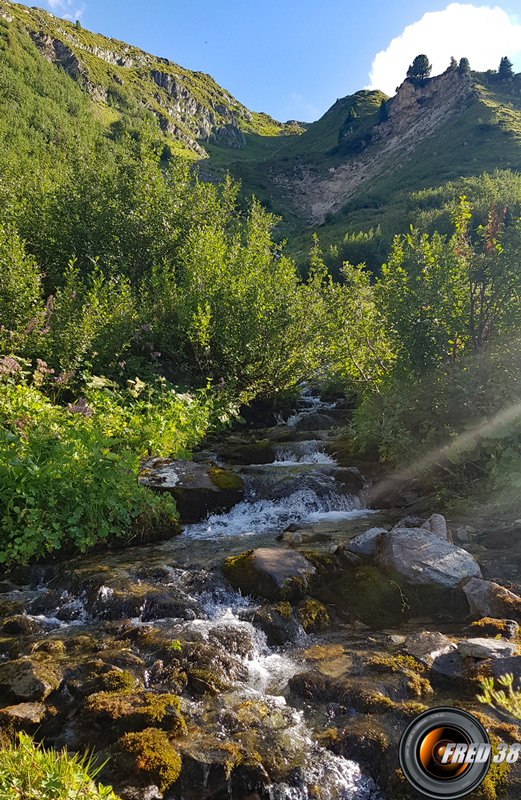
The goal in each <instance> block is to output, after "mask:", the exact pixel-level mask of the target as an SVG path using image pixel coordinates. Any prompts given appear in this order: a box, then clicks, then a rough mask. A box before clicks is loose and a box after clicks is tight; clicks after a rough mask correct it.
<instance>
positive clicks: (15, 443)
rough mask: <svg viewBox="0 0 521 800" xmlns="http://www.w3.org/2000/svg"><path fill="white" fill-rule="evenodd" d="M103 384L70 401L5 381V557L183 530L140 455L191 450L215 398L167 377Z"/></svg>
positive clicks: (0, 474) (0, 558)
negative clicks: (147, 476)
mask: <svg viewBox="0 0 521 800" xmlns="http://www.w3.org/2000/svg"><path fill="white" fill-rule="evenodd" d="M4 361H5V360H4ZM15 363H16V362H15ZM94 383H96V381H94ZM97 384H98V386H99V388H90V389H88V391H87V392H86V393H85V397H82V398H79V399H78V400H77V401H76V402H75V403H74V404H71V403H69V404H68V406H67V408H63V407H59V406H55V405H53V404H52V403H51V402H50V401H49V400H48V399H47V398H46V397H45V395H44V394H42V392H41V390H40V389H38V388H36V387H35V386H34V385H28V384H27V383H26V382H25V381H21V382H20V381H17V380H16V378H15V377H13V376H10V377H7V378H4V381H3V384H2V392H1V394H0V480H1V483H2V494H1V496H0V563H6V564H11V563H15V562H27V561H28V560H29V559H30V558H33V557H41V556H43V555H45V554H46V553H49V552H53V551H56V550H58V549H65V550H66V551H74V550H79V551H81V552H84V551H85V550H86V549H87V548H88V547H90V546H93V545H95V544H97V543H98V542H103V541H106V540H107V539H111V540H112V539H121V540H122V541H124V542H127V541H129V540H130V539H132V538H133V536H135V535H136V532H137V531H143V529H144V528H145V529H148V530H151V531H154V529H156V535H158V534H159V533H161V532H163V533H164V532H166V531H168V529H169V528H170V529H173V528H174V523H175V519H176V511H175V504H174V502H173V500H172V499H171V498H170V496H169V495H161V496H159V497H158V496H156V495H154V494H153V493H152V492H150V491H149V490H148V489H146V488H144V487H143V486H141V485H140V484H139V483H138V481H137V473H138V471H139V461H140V456H142V455H145V454H149V453H153V454H158V455H174V456H178V455H186V453H187V449H188V448H189V447H190V446H191V445H193V444H194V443H195V442H196V441H198V439H199V438H200V437H201V436H202V434H203V432H204V430H205V429H206V427H207V425H208V423H209V418H210V411H211V404H210V403H209V401H208V400H207V399H206V398H205V397H204V396H202V397H199V398H197V397H193V396H190V395H178V394H177V393H176V392H175V391H174V390H173V389H171V388H169V387H168V386H167V385H165V384H161V385H160V386H159V388H157V389H156V388H154V387H146V386H145V384H142V383H140V382H138V381H136V382H133V383H131V385H130V388H129V389H128V390H127V391H126V392H117V391H115V390H114V389H107V388H105V389H104V388H101V387H103V385H104V384H103V382H102V381H97Z"/></svg>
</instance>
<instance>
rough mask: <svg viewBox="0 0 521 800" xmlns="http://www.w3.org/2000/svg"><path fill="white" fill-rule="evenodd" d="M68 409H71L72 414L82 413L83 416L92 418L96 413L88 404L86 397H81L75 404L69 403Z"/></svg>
mask: <svg viewBox="0 0 521 800" xmlns="http://www.w3.org/2000/svg"><path fill="white" fill-rule="evenodd" d="M67 411H69V412H70V413H71V414H81V415H82V416H84V417H87V419H90V418H91V417H92V414H93V413H94V412H93V411H92V408H89V406H88V405H87V401H86V400H85V398H84V397H79V398H78V400H76V402H75V403H74V404H71V403H67Z"/></svg>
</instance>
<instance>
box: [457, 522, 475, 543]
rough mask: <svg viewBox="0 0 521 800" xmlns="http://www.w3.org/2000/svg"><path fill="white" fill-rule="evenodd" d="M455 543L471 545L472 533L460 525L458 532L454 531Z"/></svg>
mask: <svg viewBox="0 0 521 800" xmlns="http://www.w3.org/2000/svg"><path fill="white" fill-rule="evenodd" d="M454 541H455V542H456V544H469V543H470V541H471V536H470V533H469V532H468V531H467V530H466V528H464V527H463V525H460V527H459V528H456V530H455V531H454Z"/></svg>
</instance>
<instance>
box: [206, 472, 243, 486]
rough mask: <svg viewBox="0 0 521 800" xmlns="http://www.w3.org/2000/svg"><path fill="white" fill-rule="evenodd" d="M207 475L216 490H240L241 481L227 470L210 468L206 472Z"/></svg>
mask: <svg viewBox="0 0 521 800" xmlns="http://www.w3.org/2000/svg"><path fill="white" fill-rule="evenodd" d="M208 475H209V476H210V480H211V482H212V483H213V485H214V486H217V488H218V489H234V490H236V491H241V490H242V480H241V479H240V477H239V476H238V475H237V474H236V473H235V472H232V471H231V470H229V469H219V468H218V467H212V468H211V469H209V470H208Z"/></svg>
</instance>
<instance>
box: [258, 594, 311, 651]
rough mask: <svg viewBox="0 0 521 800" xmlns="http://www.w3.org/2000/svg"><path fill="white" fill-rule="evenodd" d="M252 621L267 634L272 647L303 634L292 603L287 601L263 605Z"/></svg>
mask: <svg viewBox="0 0 521 800" xmlns="http://www.w3.org/2000/svg"><path fill="white" fill-rule="evenodd" d="M252 622H253V624H254V625H255V627H256V628H260V630H261V631H263V632H264V633H265V634H266V640H267V642H268V644H269V645H270V646H271V647H280V646H281V645H284V644H286V643H287V642H294V641H296V640H297V639H298V637H299V636H300V634H301V629H300V624H299V622H298V620H297V617H296V614H294V613H293V608H292V606H291V604H290V603H288V602H285V601H281V602H280V603H275V604H274V605H271V606H270V605H266V606H261V607H260V608H258V609H257V610H256V612H255V616H254V617H253V619H252Z"/></svg>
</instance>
